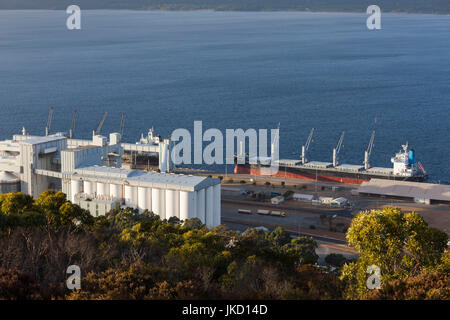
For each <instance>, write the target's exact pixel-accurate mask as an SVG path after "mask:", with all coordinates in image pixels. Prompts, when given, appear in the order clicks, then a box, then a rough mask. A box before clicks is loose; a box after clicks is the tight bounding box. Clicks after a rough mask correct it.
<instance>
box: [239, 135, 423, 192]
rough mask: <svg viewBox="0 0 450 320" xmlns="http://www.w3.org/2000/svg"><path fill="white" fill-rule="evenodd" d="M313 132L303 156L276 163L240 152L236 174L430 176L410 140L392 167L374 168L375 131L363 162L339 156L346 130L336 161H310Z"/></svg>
mask: <svg viewBox="0 0 450 320" xmlns="http://www.w3.org/2000/svg"><path fill="white" fill-rule="evenodd" d="M313 132H314V129H313V130H312V131H311V133H310V135H309V137H308V140H307V142H306V144H305V145H304V146H302V155H301V159H298V160H295V159H294V160H292V159H285V160H283V159H280V160H275V161H273V162H272V159H271V158H270V157H251V158H249V157H248V155H237V156H235V161H236V165H235V169H234V173H236V174H247V175H256V176H271V177H278V178H285V179H301V180H313V181H321V182H339V183H348V184H361V183H363V182H365V181H369V180H370V179H372V178H375V179H390V180H401V181H418V182H421V181H425V180H426V179H427V177H428V176H427V173H426V171H425V168H424V167H423V165H422V164H421V163H420V162H419V163H416V161H415V151H414V149H410V148H409V147H408V143H406V144H405V145H402V149H401V150H400V151H399V152H398V153H396V154H395V156H394V157H392V158H391V162H392V164H393V166H392V167H391V168H383V167H371V165H370V163H369V159H370V154H371V152H372V149H373V141H374V137H375V132H373V133H372V137H371V140H370V143H369V147H368V148H367V150H366V151H365V157H364V164H363V165H353V164H340V163H339V161H338V155H339V151H340V149H341V146H342V142H343V138H344V133H342V135H341V138H340V139H339V142H338V145H337V147H336V148H334V149H333V162H319V161H311V162H309V161H308V160H307V159H306V151H307V150H308V148H309V144H310V143H311V139H312V134H313ZM271 163H274V164H275V167H271Z"/></svg>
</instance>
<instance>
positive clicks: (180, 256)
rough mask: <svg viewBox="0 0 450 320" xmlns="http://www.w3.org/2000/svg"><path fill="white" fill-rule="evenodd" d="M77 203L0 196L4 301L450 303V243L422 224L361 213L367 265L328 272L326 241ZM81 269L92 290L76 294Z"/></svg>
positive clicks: (334, 260) (355, 231)
mask: <svg viewBox="0 0 450 320" xmlns="http://www.w3.org/2000/svg"><path fill="white" fill-rule="evenodd" d="M65 199H66V198H65V195H64V194H62V193H60V192H58V193H54V192H51V191H46V192H44V193H43V194H42V195H41V196H40V197H39V198H38V199H36V200H33V199H31V198H30V197H28V196H26V195H23V194H21V193H16V194H7V195H1V196H0V211H1V212H0V299H51V298H53V299H342V298H366V299H393V298H396V299H407V298H418V299H449V292H448V288H449V283H450V282H449V279H450V273H449V272H450V258H449V254H448V252H445V253H444V250H445V246H444V245H443V244H444V243H446V241H447V237H446V235H445V234H442V233H441V232H440V231H437V230H435V229H432V228H429V227H428V226H427V225H426V224H425V223H424V221H423V220H422V219H421V218H420V217H419V216H418V215H416V214H402V213H401V212H400V211H399V210H396V209H386V210H384V211H373V212H370V213H361V214H360V215H358V216H357V217H356V218H355V221H354V223H353V224H352V226H351V228H350V229H349V232H348V240H349V242H350V243H351V244H352V245H353V246H355V248H357V249H358V250H359V251H360V258H359V259H358V260H357V261H349V260H346V259H345V258H343V257H342V256H339V255H330V256H329V257H327V259H326V260H327V261H328V263H329V265H330V267H318V266H317V265H316V262H317V259H318V256H317V254H316V252H315V249H316V247H317V244H316V242H315V241H314V240H313V239H311V238H308V237H299V238H295V239H293V238H292V237H291V235H290V234H289V233H287V232H286V231H283V230H282V229H281V228H277V229H275V230H274V231H272V232H268V231H262V230H258V229H248V230H247V231H246V232H244V233H242V234H240V233H237V232H233V231H231V230H229V229H227V228H226V227H224V226H219V227H216V228H214V229H212V230H209V229H207V228H206V227H205V226H204V225H202V223H201V222H200V221H199V220H198V219H190V220H188V221H185V222H181V221H179V220H178V219H177V218H171V219H169V220H168V221H165V220H164V221H162V220H161V219H160V218H159V217H158V216H157V215H153V214H152V213H150V212H144V213H142V214H139V213H138V212H137V211H136V210H133V209H131V208H126V209H121V210H113V211H112V212H110V213H109V214H108V215H107V216H101V217H97V218H94V217H92V216H91V215H90V214H89V213H88V212H87V211H85V210H83V209H81V208H80V207H79V206H77V205H74V204H71V203H70V202H68V201H66V200H65ZM370 239H372V241H370ZM383 241H384V242H383ZM402 245H403V246H402ZM375 263H378V264H379V265H380V267H382V275H383V288H382V289H380V290H376V291H368V290H366V289H364V288H362V287H361V283H362V281H363V280H362V279H365V278H366V275H365V274H364V275H361V277H362V278H361V279H360V278H359V276H360V273H361V270H363V271H365V270H364V268H365V267H366V265H368V264H375ZM70 265H78V266H79V267H80V269H81V272H82V281H81V290H75V291H69V290H68V289H67V288H66V279H67V277H68V275H67V274H66V269H67V267H68V266H70ZM331 267H333V268H331ZM364 281H365V280H364Z"/></svg>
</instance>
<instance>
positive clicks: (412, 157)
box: [408, 149, 416, 165]
mask: <svg viewBox="0 0 450 320" xmlns="http://www.w3.org/2000/svg"><path fill="white" fill-rule="evenodd" d="M415 158H416V157H415V152H414V149H411V150H409V156H408V160H409V164H410V165H413V164H414V163H415V162H416V159H415Z"/></svg>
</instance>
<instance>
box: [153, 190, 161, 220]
mask: <svg viewBox="0 0 450 320" xmlns="http://www.w3.org/2000/svg"><path fill="white" fill-rule="evenodd" d="M160 191H161V189H158V188H152V212H153V213H155V214H158V215H159V214H161V192H160Z"/></svg>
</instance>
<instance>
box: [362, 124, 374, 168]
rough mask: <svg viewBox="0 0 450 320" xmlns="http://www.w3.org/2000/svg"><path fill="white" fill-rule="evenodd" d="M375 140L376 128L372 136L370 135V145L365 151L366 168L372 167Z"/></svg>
mask: <svg viewBox="0 0 450 320" xmlns="http://www.w3.org/2000/svg"><path fill="white" fill-rule="evenodd" d="M374 140H375V130H374V131H372V136H371V137H370V142H369V146H368V147H367V150H366V152H365V153H364V169H366V170H367V169H370V163H369V160H370V155H371V154H372V150H373V141H374Z"/></svg>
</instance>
